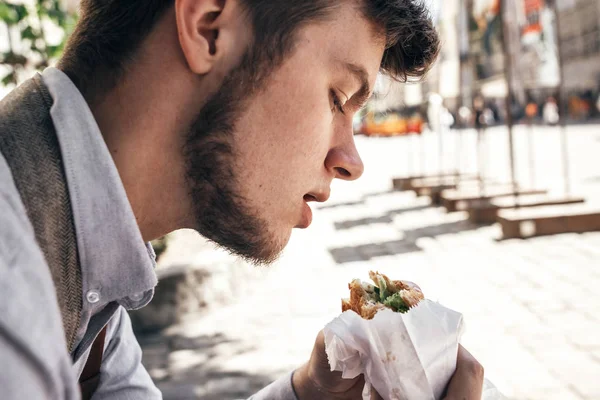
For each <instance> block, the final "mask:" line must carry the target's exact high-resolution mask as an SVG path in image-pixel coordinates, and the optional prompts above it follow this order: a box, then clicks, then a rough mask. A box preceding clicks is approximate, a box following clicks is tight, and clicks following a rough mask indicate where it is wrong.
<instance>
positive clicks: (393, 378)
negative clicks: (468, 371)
mask: <svg viewBox="0 0 600 400" xmlns="http://www.w3.org/2000/svg"><path fill="white" fill-rule="evenodd" d="M462 330H463V319H462V314H460V313H458V312H456V311H453V310H450V309H448V308H446V307H443V306H442V305H440V304H438V303H435V302H433V301H430V300H423V301H421V302H420V303H419V305H418V306H417V307H415V308H413V309H411V310H410V311H409V312H408V313H406V314H401V313H396V312H393V311H392V310H387V309H386V310H383V311H379V312H378V313H377V314H376V315H375V317H374V318H373V319H371V320H365V319H363V318H361V317H360V316H359V315H358V314H356V313H355V312H353V311H346V312H344V313H343V314H342V315H340V316H339V317H337V318H336V319H334V320H333V321H331V322H330V323H329V324H327V326H326V327H325V329H324V333H325V346H326V352H327V357H328V358H329V365H330V367H331V370H332V371H341V372H342V376H343V377H344V378H348V379H352V378H355V377H356V376H358V375H360V374H363V373H364V376H365V382H366V384H365V390H364V391H363V399H364V400H369V399H370V398H371V395H370V392H371V386H372V387H373V388H374V389H375V390H376V391H377V393H379V394H380V395H381V396H383V398H384V399H389V400H404V399H419V400H430V399H431V400H439V399H441V396H442V393H443V391H444V389H445V388H446V386H447V384H448V381H449V380H450V378H451V377H452V375H453V373H454V370H455V368H456V357H457V352H458V341H459V339H460V335H461V333H462Z"/></svg>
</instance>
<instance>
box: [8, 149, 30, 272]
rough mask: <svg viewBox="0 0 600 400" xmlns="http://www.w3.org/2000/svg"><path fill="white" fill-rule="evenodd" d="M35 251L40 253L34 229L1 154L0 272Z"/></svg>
mask: <svg viewBox="0 0 600 400" xmlns="http://www.w3.org/2000/svg"><path fill="white" fill-rule="evenodd" d="M35 250H37V252H38V253H39V252H40V250H39V246H37V243H36V241H35V234H34V232H33V227H32V225H31V223H30V222H29V219H28V218H27V211H26V210H25V206H24V205H23V202H22V201H21V196H20V195H19V192H18V190H17V188H16V186H15V183H14V181H13V177H12V173H11V171H10V168H9V167H8V164H7V163H6V160H5V159H4V157H3V156H2V153H0V260H1V261H0V271H1V270H2V269H3V268H9V267H10V266H11V265H13V258H15V257H16V256H17V255H19V254H23V253H26V252H35ZM1 276H2V275H1V272H0V277H1Z"/></svg>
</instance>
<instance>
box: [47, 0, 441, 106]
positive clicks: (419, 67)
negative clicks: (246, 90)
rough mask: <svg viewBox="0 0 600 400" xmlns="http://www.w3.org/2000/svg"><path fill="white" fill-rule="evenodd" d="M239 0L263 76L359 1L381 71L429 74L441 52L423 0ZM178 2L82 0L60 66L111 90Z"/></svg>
mask: <svg viewBox="0 0 600 400" xmlns="http://www.w3.org/2000/svg"><path fill="white" fill-rule="evenodd" d="M239 1H240V2H241V4H242V5H243V7H244V9H245V11H246V13H247V14H248V17H249V19H250V20H251V21H252V23H253V28H254V45H255V49H254V50H255V55H256V57H257V59H256V60H255V61H256V62H257V67H256V69H255V70H256V73H257V74H261V75H266V74H268V73H270V72H271V71H272V68H275V67H276V66H277V65H279V63H280V62H281V61H282V60H283V59H284V58H285V57H286V56H287V55H288V54H289V52H290V51H291V49H293V47H294V46H293V45H294V41H295V38H296V35H295V33H296V32H298V29H299V28H300V27H301V26H303V25H306V24H308V23H311V22H314V21H317V20H323V19H326V18H327V17H328V16H330V15H331V14H332V13H334V12H335V8H336V7H337V6H339V4H340V2H341V1H356V3H357V5H359V7H361V9H362V12H363V14H364V16H365V17H366V18H367V20H369V21H371V22H373V23H374V24H375V26H377V27H379V28H380V30H381V33H382V35H383V36H384V37H385V39H386V49H385V52H384V55H383V59H382V63H381V71H382V72H384V73H386V74H387V75H389V76H391V77H392V78H395V79H397V80H399V81H406V80H408V79H410V78H420V77H422V76H424V74H425V73H426V72H427V71H428V69H429V67H430V66H431V64H432V63H433V62H434V60H435V58H436V57H437V54H438V51H439V38H438V35H437V32H436V30H435V28H434V27H433V24H432V22H431V18H430V15H429V12H428V11H427V8H426V7H425V5H424V4H423V2H422V1H421V0H337V1H333V0H285V1H284V0H239ZM173 4H174V0H82V1H81V3H80V19H79V22H78V24H77V26H76V28H75V30H74V32H73V34H72V35H71V37H70V38H69V41H68V43H67V47H66V49H65V52H64V55H63V58H62V59H61V61H60V63H59V68H61V69H62V70H63V71H64V72H65V73H66V74H67V75H68V76H69V77H70V78H71V80H72V81H73V82H74V83H75V85H77V87H78V88H79V89H80V91H81V92H82V93H83V95H84V96H85V97H86V98H87V99H88V101H89V97H90V96H98V95H101V94H102V93H103V92H106V91H108V90H110V89H111V88H112V87H114V85H116V84H117V83H118V81H119V79H120V78H121V77H122V76H123V74H124V72H125V70H126V67H127V66H128V62H130V61H132V60H133V59H134V56H135V52H136V50H137V49H138V48H139V46H140V44H141V42H142V41H143V40H144V39H145V38H146V37H147V35H148V34H149V32H150V31H151V30H152V29H153V27H154V26H155V24H156V22H157V21H158V20H159V19H160V18H161V17H162V16H163V15H164V13H165V12H166V10H167V9H169V8H170V7H172V6H173ZM256 49H259V51H256ZM258 65H260V67H259V66H258ZM265 65H267V66H268V67H269V68H264V66H265ZM259 80H260V79H259V78H258V77H257V81H259Z"/></svg>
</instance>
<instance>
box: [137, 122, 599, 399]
mask: <svg viewBox="0 0 600 400" xmlns="http://www.w3.org/2000/svg"><path fill="white" fill-rule="evenodd" d="M599 128H600V127H598V126H587V127H580V128H572V129H571V130H570V145H571V151H572V153H573V157H572V159H573V166H572V174H573V177H574V187H575V188H576V190H577V191H578V193H582V194H584V195H586V197H588V198H589V199H591V201H592V203H593V204H594V202H595V201H596V200H595V199H597V198H598V194H599V193H600V186H599V183H600V166H599V165H598V162H597V155H598V154H600V129H599ZM520 132H521V133H520V134H521V136H520V137H519V138H518V139H517V140H522V139H523V136H524V135H523V134H522V133H523V132H522V131H520ZM555 133H556V132H555V131H553V130H551V129H539V130H538V132H537V133H536V142H537V143H543V144H544V145H542V146H541V147H540V148H539V149H538V153H539V154H540V155H539V158H538V159H537V162H538V168H539V172H538V173H537V179H539V182H540V184H543V185H544V186H551V187H553V188H554V189H555V190H560V189H559V188H560V179H557V174H558V173H559V172H560V165H557V164H559V163H558V162H557V160H558V159H559V158H558V156H557V155H556V154H554V153H552V151H553V144H552V143H551V142H552V140H553V138H554V139H557V137H556V134H555ZM491 135H492V137H493V138H492V139H490V142H489V146H490V147H489V148H490V150H491V151H490V158H491V159H493V160H492V161H491V162H490V164H491V166H490V169H489V170H490V176H494V177H496V178H499V179H501V178H502V177H503V176H506V171H505V168H503V166H502V158H503V155H502V154H503V151H504V150H503V147H502V146H503V142H504V140H503V133H502V131H501V129H497V130H495V131H493V132H492V133H491ZM430 141H431V143H430V144H429V146H430V147H431V146H433V144H434V143H435V138H433V137H432V138H430ZM357 142H358V143H357V144H358V147H359V150H360V151H361V154H362V156H363V159H364V161H365V164H366V166H367V170H366V172H365V176H364V177H363V178H361V180H359V181H357V182H355V183H336V184H335V185H334V187H333V196H332V199H331V204H326V205H322V206H321V207H319V208H318V209H317V210H315V215H314V223H313V225H312V226H311V227H310V228H309V229H307V230H305V231H297V232H294V234H293V236H292V240H291V242H290V245H289V247H288V249H287V250H286V252H285V254H284V255H283V257H282V258H281V260H280V261H279V262H278V263H277V264H276V265H275V266H273V267H271V268H269V269H268V270H266V269H263V270H250V269H249V270H247V271H246V272H245V273H244V274H237V275H236V276H239V277H240V278H238V280H237V281H234V282H233V285H234V288H235V287H239V288H240V290H239V293H238V294H237V295H236V293H235V292H236V290H233V291H232V292H231V294H230V298H229V300H228V301H225V302H222V303H219V305H213V306H211V307H208V308H207V309H206V312H204V313H202V314H201V315H196V316H193V317H192V318H190V319H189V321H187V322H185V323H182V324H180V325H177V326H173V327H172V328H170V329H168V330H167V331H165V332H164V333H163V334H161V335H157V336H154V337H143V338H141V341H142V344H143V347H144V352H145V354H144V362H145V364H146V365H147V367H148V369H149V370H150V373H151V374H152V376H153V377H154V378H155V380H156V382H157V384H158V385H159V387H160V388H161V389H162V390H163V393H164V396H165V399H167V400H169V399H171V400H175V399H178V400H182V399H196V398H199V399H209V400H213V399H214V400H217V399H235V398H244V397H246V396H248V395H250V394H251V393H253V392H255V391H256V390H258V389H259V388H260V387H262V386H264V385H265V384H266V383H268V382H269V381H271V380H273V379H275V378H276V377H278V376H280V375H281V374H284V373H286V372H287V371H290V370H291V369H293V368H295V367H297V366H298V365H300V364H301V363H302V362H304V361H305V360H306V359H307V358H308V355H309V354H310V350H311V348H312V344H313V340H314V337H315V335H316V334H317V332H318V331H319V330H320V329H321V328H322V327H323V326H324V325H325V324H326V323H327V322H329V321H330V320H331V319H333V318H334V317H335V316H337V315H338V314H339V307H340V297H343V296H345V294H346V292H347V286H346V284H347V282H348V281H349V280H350V279H352V278H354V277H363V278H364V277H366V275H367V271H368V270H369V269H371V268H376V269H378V270H380V271H382V272H384V273H388V274H389V275H390V276H394V277H398V278H402V279H408V280H412V281H414V282H417V283H418V284H419V285H420V286H421V287H422V289H423V291H424V292H425V294H426V296H428V297H429V298H431V299H434V300H439V301H440V302H441V303H443V304H445V305H446V306H448V307H451V308H454V309H456V310H458V311H460V312H462V313H463V314H464V317H465V320H466V324H467V329H466V332H465V334H464V337H463V341H462V342H463V344H464V345H465V347H467V348H468V349H469V350H470V351H471V352H472V353H473V354H474V355H475V356H476V357H477V358H478V359H479V360H480V361H481V362H482V363H483V364H484V366H485V368H486V375H487V376H488V378H489V379H490V380H492V381H493V382H494V383H495V385H496V386H498V388H499V389H500V390H501V391H502V392H503V393H504V394H505V395H507V396H508V397H509V398H511V399H519V400H521V399H536V400H542V399H543V400H550V399H560V400H569V399H578V400H582V399H590V400H591V399H594V400H596V399H600V380H599V379H598V378H599V377H600V233H589V234H582V235H574V234H565V235H557V236H551V237H543V238H534V239H530V240H527V241H520V240H511V241H497V240H496V239H497V238H498V237H499V233H500V232H499V229H498V227H496V226H494V225H492V226H487V227H479V226H474V225H471V224H469V223H468V222H467V221H466V216H465V214H463V213H452V214H447V213H445V212H444V210H443V209H440V208H437V207H431V206H430V205H429V202H428V200H427V199H424V198H416V197H415V196H414V195H413V194H410V193H405V192H392V191H390V181H391V177H392V176H397V175H402V174H404V173H406V171H407V169H408V168H409V166H408V163H407V162H406V154H407V150H410V149H413V150H414V151H415V152H417V151H416V150H415V149H418V147H414V146H413V145H412V144H410V143H408V142H409V140H406V139H402V138H391V139H373V138H371V139H368V138H363V137H358V138H357ZM415 145H416V143H415ZM463 145H464V148H465V151H464V152H463V153H465V154H466V152H467V151H466V149H467V148H471V149H472V148H474V141H473V138H472V136H471V137H468V138H464V139H463ZM520 146H521V147H522V145H520ZM524 151H525V152H526V150H523V149H522V150H521V151H520V152H519V155H518V159H521V160H522V161H521V169H520V170H519V173H520V175H521V176H523V177H524V179H527V177H528V176H529V174H528V171H527V170H526V169H525V168H526V166H527V163H526V162H523V159H524V157H525V156H526V154H524ZM413 157H414V154H413ZM452 157H453V155H452V154H450V155H449V156H448V158H447V160H446V163H447V165H449V163H450V162H451V161H452ZM468 158H469V159H470V161H471V163H470V165H471V166H472V162H473V160H474V157H473V154H472V152H471V153H469V154H468ZM436 159H437V156H433V155H431V154H429V155H428V160H429V163H428V165H430V168H431V169H432V170H433V169H435V165H437V164H435V163H434V161H435V160H436ZM414 161H415V163H414V164H413V168H414V165H418V163H419V161H418V160H414ZM432 164H434V165H433V166H432ZM467 164H469V162H468V160H467V161H465V165H467ZM361 181H362V182H361ZM599 205H600V203H599ZM195 240H198V239H197V238H196V239H195ZM189 246H190V247H191V248H192V249H193V248H194V245H193V240H192V241H191V242H190V244H189ZM192 252H193V251H192ZM248 268H250V267H248ZM228 290H229V289H228ZM227 293H230V292H227Z"/></svg>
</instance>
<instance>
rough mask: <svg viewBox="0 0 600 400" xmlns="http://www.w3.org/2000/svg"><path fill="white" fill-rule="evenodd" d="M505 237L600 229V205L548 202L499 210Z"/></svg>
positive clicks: (525, 236)
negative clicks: (554, 203) (545, 204)
mask: <svg viewBox="0 0 600 400" xmlns="http://www.w3.org/2000/svg"><path fill="white" fill-rule="evenodd" d="M497 221H498V223H499V224H500V227H501V228H502V238H503V239H513V238H521V239H525V238H528V237H533V236H543V235H555V234H559V233H583V232H592V231H600V207H598V206H596V207H594V206H591V205H589V204H586V203H584V204H571V205H548V206H538V207H526V208H518V209H506V210H499V211H498V217H497Z"/></svg>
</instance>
